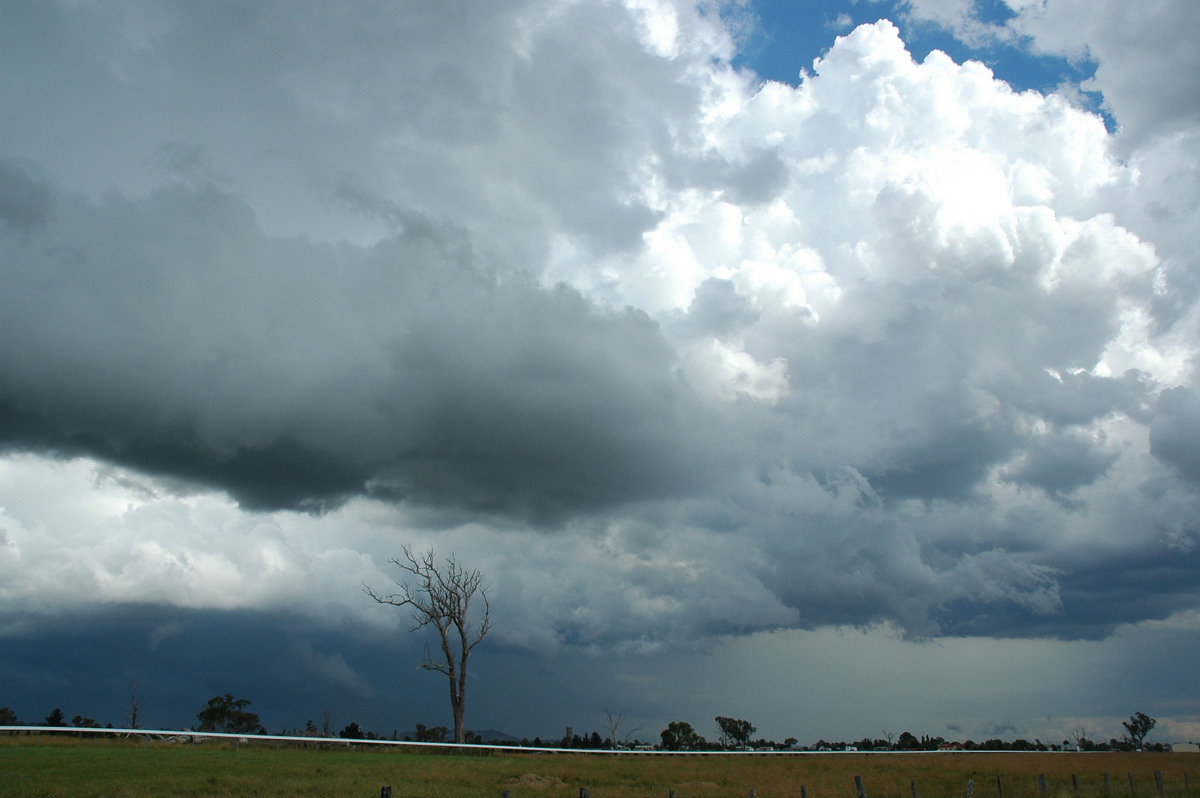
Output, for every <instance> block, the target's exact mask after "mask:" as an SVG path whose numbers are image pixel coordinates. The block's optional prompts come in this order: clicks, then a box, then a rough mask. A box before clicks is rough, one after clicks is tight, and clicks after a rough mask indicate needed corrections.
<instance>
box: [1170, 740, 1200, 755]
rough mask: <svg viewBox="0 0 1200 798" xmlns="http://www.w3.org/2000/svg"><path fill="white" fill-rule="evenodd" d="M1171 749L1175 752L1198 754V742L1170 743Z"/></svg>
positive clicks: (1199, 750)
mask: <svg viewBox="0 0 1200 798" xmlns="http://www.w3.org/2000/svg"><path fill="white" fill-rule="evenodd" d="M1171 750H1172V751H1173V752H1175V753H1177V754H1200V744H1197V743H1171Z"/></svg>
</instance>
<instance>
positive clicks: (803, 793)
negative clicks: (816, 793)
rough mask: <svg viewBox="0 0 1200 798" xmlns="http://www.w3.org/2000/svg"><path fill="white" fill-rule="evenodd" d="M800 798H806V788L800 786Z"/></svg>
mask: <svg viewBox="0 0 1200 798" xmlns="http://www.w3.org/2000/svg"><path fill="white" fill-rule="evenodd" d="M800 798H808V787H805V786H804V785H803V784H801V785H800Z"/></svg>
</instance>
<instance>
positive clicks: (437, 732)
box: [416, 723, 450, 743]
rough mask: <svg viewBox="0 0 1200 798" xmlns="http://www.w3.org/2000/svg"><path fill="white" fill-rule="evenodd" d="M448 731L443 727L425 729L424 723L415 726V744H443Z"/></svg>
mask: <svg viewBox="0 0 1200 798" xmlns="http://www.w3.org/2000/svg"><path fill="white" fill-rule="evenodd" d="M448 731H450V730H449V729H447V728H446V727H445V726H434V727H433V728H431V729H427V728H425V724H424V723H418V724H417V732H416V735H417V738H416V739H417V742H419V743H444V742H446V732H448Z"/></svg>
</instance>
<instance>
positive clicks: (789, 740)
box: [783, 737, 800, 748]
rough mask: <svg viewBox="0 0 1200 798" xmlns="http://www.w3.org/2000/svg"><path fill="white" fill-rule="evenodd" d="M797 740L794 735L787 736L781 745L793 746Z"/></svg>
mask: <svg viewBox="0 0 1200 798" xmlns="http://www.w3.org/2000/svg"><path fill="white" fill-rule="evenodd" d="M798 742H800V741H799V740H797V739H796V738H795V737H789V738H787V739H786V740H784V741H783V745H784V747H785V748H795V747H796V743H798Z"/></svg>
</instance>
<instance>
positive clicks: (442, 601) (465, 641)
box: [363, 546, 492, 743]
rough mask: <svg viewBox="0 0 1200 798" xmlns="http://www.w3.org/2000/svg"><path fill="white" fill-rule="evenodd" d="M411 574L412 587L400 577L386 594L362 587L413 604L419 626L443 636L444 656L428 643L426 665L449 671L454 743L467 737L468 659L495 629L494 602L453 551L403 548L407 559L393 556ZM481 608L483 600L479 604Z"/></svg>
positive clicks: (386, 599)
mask: <svg viewBox="0 0 1200 798" xmlns="http://www.w3.org/2000/svg"><path fill="white" fill-rule="evenodd" d="M391 562H392V564H393V565H396V566H398V567H399V568H400V569H401V570H403V571H404V572H405V573H407V574H408V576H409V577H410V578H412V579H414V580H415V582H416V586H415V587H413V586H412V585H409V584H408V583H407V582H406V581H405V582H396V587H398V588H399V591H398V592H396V593H389V594H387V595H384V594H382V593H377V592H375V590H373V589H372V588H370V587H368V586H366V585H364V586H363V592H365V593H366V594H367V595H368V596H370V597H371V598H373V599H375V601H377V602H379V603H380V604H390V605H392V606H393V607H408V608H409V609H410V610H411V611H412V616H413V620H414V621H415V623H416V626H414V627H413V628H412V630H411V631H414V632H415V631H417V630H418V629H422V628H424V627H426V626H433V627H434V628H435V629H437V631H438V637H439V638H440V641H441V647H442V657H441V659H435V658H434V657H433V656H432V655H431V654H430V653H429V647H428V644H427V645H426V647H425V660H424V662H422V663H421V667H422V668H425V669H426V670H431V671H437V672H438V673H442V674H445V675H446V678H447V679H448V680H449V684H450V709H451V711H452V712H453V713H454V742H456V743H461V742H465V741H466V733H467V727H466V726H465V725H464V723H465V720H464V716H465V715H466V711H467V662H468V660H469V659H470V656H471V651H473V650H474V648H475V646H477V645H479V644H480V643H482V642H483V638H485V637H487V633H488V631H489V630H490V629H491V628H492V621H491V606H490V605H489V604H488V597H487V585H485V584H484V582H483V575H482V574H481V573H480V572H479V571H468V570H464V569H463V567H462V566H460V565H459V564H458V562H457V561H456V560H455V558H454V555H451V556H449V557H447V558H446V562H445V563H444V564H439V563H438V561H437V557H436V556H435V554H434V552H433V549H430V550H429V551H427V552H425V553H424V554H421V555H416V554H414V553H413V550H412V548H411V547H409V546H405V547H404V560H403V561H402V560H398V559H394V558H393V559H392V560H391ZM476 595H478V596H479V599H480V601H481V602H482V605H483V606H482V609H481V611H479V612H478V617H477V618H474V617H472V613H471V601H472V600H473V599H474V598H475V596H476ZM476 606H477V607H478V605H476Z"/></svg>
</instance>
